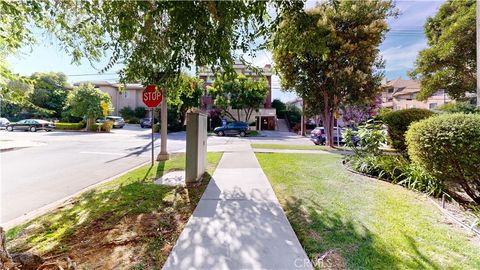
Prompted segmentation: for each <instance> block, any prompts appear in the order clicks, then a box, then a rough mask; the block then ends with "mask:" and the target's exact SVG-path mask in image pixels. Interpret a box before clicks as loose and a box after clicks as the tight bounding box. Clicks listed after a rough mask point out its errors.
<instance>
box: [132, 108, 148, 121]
mask: <svg viewBox="0 0 480 270" xmlns="http://www.w3.org/2000/svg"><path fill="white" fill-rule="evenodd" d="M145 114H147V109H146V108H145V107H136V108H135V111H134V114H133V116H135V118H139V119H142V118H144V117H145Z"/></svg>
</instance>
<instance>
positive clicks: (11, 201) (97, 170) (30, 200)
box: [0, 126, 309, 224]
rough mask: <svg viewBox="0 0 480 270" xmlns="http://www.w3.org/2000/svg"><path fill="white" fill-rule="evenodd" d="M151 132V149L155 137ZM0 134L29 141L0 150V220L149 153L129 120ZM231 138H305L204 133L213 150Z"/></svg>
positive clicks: (173, 137) (146, 137)
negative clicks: (105, 128) (106, 127)
mask: <svg viewBox="0 0 480 270" xmlns="http://www.w3.org/2000/svg"><path fill="white" fill-rule="evenodd" d="M279 134H280V135H279ZM155 135H156V136H155V151H156V153H155V155H157V154H158V152H159V151H160V139H159V135H158V134H155ZM0 139H1V140H2V143H5V142H20V143H24V144H26V145H28V144H30V145H32V146H31V147H27V148H23V149H18V150H13V151H7V152H2V153H1V154H0V165H1V167H0V169H1V173H0V176H1V185H0V189H1V190H0V210H1V214H0V224H4V223H7V222H9V221H12V220H13V219H16V218H19V217H21V216H23V215H25V214H27V213H29V212H31V211H34V210H36V209H39V208H41V207H43V206H45V205H48V204H51V203H53V202H56V201H58V200H61V199H63V198H66V197H68V196H71V195H73V194H75V193H77V192H78V191H80V190H82V189H84V188H86V187H88V186H91V185H93V184H96V183H98V182H101V181H103V180H106V179H109V178H111V177H113V176H116V175H118V174H120V173H122V172H125V171H126V170H128V169H131V168H134V167H136V166H139V165H141V164H143V163H146V162H148V161H149V160H150V158H151V154H150V153H151V152H150V151H151V148H150V140H151V139H150V130H149V129H140V128H139V127H133V126H126V127H125V128H123V129H114V130H113V132H112V133H83V132H61V131H54V132H43V131H39V132H35V133H34V132H22V131H15V132H6V131H0ZM232 141H238V142H244V143H247V142H252V141H255V142H257V143H275V142H276V143H282V142H283V143H287V144H295V143H301V144H304V143H309V142H308V140H306V139H301V140H299V139H298V138H297V137H295V136H290V134H282V133H270V134H269V137H263V138H232V137H215V136H213V137H209V138H208V145H209V148H210V149H212V150H214V151H219V149H220V151H221V149H223V145H226V144H231V143H232ZM32 143H33V144H32ZM185 146H186V143H185V133H183V132H181V133H171V134H169V135H168V151H169V152H181V151H184V150H185ZM225 151H228V148H225Z"/></svg>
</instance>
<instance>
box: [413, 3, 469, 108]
mask: <svg viewBox="0 0 480 270" xmlns="http://www.w3.org/2000/svg"><path fill="white" fill-rule="evenodd" d="M475 2H476V1H474V0H463V1H453V0H448V1H446V2H445V3H444V4H443V5H442V6H441V7H440V9H439V10H438V13H437V14H436V15H435V16H433V17H430V18H428V19H427V22H426V23H425V33H426V36H427V43H428V48H426V49H424V50H422V51H420V53H419V55H418V57H417V60H416V62H415V68H414V69H413V70H412V72H411V74H410V75H411V76H412V77H414V78H417V79H420V82H421V90H420V93H419V94H418V95H417V99H419V100H426V99H427V98H428V97H430V96H431V95H432V94H434V93H435V92H436V91H437V90H439V89H445V90H446V91H447V93H448V95H449V96H451V97H452V98H454V99H460V98H463V97H465V93H469V92H470V93H471V92H475V85H476V75H475V74H476V68H477V63H476V46H475V44H476V28H475V14H476V12H475V8H476V3H475Z"/></svg>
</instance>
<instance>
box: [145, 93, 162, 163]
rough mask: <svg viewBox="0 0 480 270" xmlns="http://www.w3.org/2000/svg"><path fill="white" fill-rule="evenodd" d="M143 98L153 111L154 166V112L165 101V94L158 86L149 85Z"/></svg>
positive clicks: (153, 159) (151, 122) (153, 160)
mask: <svg viewBox="0 0 480 270" xmlns="http://www.w3.org/2000/svg"><path fill="white" fill-rule="evenodd" d="M142 98H143V103H145V105H146V106H147V107H148V108H150V110H152V112H151V116H152V118H151V120H150V124H151V125H152V165H153V163H154V162H155V158H154V155H155V154H154V148H153V145H154V144H153V140H154V138H153V128H154V125H155V117H154V113H153V112H154V111H155V108H156V107H157V106H158V105H159V104H160V103H161V102H162V100H163V93H162V91H161V90H158V89H157V86H156V85H149V86H147V88H145V90H143V95H142Z"/></svg>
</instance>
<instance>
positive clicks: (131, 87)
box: [73, 81, 146, 115]
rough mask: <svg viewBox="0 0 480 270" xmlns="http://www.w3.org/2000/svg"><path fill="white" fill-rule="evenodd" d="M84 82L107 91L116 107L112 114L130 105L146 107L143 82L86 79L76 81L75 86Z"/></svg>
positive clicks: (116, 113)
mask: <svg viewBox="0 0 480 270" xmlns="http://www.w3.org/2000/svg"><path fill="white" fill-rule="evenodd" d="M83 83H90V84H92V85H93V86H95V88H98V89H100V90H101V91H102V92H105V93H107V94H108V95H109V96H110V99H111V101H112V105H113V107H114V110H113V112H111V113H110V114H111V115H119V111H120V110H121V109H122V108H124V107H130V108H132V109H135V108H136V107H146V106H145V104H144V103H143V99H142V93H143V90H144V89H145V87H144V86H142V85H141V84H119V83H110V82H107V81H84V82H77V83H74V84H73V85H74V86H78V85H80V84H83Z"/></svg>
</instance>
